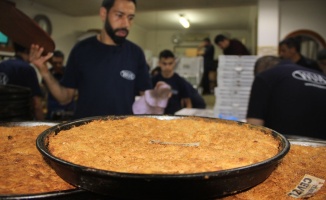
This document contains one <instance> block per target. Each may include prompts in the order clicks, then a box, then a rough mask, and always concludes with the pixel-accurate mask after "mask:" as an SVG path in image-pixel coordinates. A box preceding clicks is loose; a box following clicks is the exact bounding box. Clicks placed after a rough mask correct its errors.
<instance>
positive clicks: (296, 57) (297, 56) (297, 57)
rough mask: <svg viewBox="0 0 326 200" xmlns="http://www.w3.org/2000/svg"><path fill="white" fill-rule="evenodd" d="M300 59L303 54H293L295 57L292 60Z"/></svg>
mask: <svg viewBox="0 0 326 200" xmlns="http://www.w3.org/2000/svg"><path fill="white" fill-rule="evenodd" d="M300 59H301V55H300V54H296V55H294V56H293V58H292V59H291V60H292V62H294V63H297V62H298V61H299V60H300Z"/></svg>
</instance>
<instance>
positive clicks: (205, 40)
mask: <svg viewBox="0 0 326 200" xmlns="http://www.w3.org/2000/svg"><path fill="white" fill-rule="evenodd" d="M203 41H204V42H208V43H211V39H209V38H208V37H207V38H204V39H203Z"/></svg>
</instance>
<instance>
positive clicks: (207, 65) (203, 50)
mask: <svg viewBox="0 0 326 200" xmlns="http://www.w3.org/2000/svg"><path fill="white" fill-rule="evenodd" d="M214 54H215V49H214V45H213V44H212V43H211V40H210V39H209V38H204V40H203V42H202V43H201V44H200V45H199V47H198V54H197V55H198V56H202V57H203V59H204V72H203V77H202V80H201V86H202V87H203V94H211V88H210V84H209V76H208V74H209V71H210V70H212V69H213V64H214Z"/></svg>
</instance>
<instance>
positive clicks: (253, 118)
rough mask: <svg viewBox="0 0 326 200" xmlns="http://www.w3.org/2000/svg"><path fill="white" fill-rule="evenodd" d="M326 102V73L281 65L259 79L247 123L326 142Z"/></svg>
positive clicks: (250, 103) (294, 65) (256, 81)
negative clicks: (325, 140)
mask: <svg viewBox="0 0 326 200" xmlns="http://www.w3.org/2000/svg"><path fill="white" fill-rule="evenodd" d="M275 59H278V58H275ZM325 99H326V76H325V75H324V74H322V73H320V72H318V71H315V70H312V69H308V68H305V67H302V66H299V65H297V64H293V63H290V62H287V63H282V62H281V63H279V64H278V65H276V66H275V67H273V68H270V69H268V70H266V71H263V72H261V73H259V74H257V76H256V77H255V80H254V82H253V85H252V89H251V94H250V100H249V106H248V112H247V122H248V123H251V124H255V125H262V126H266V127H268V128H271V129H273V130H276V131H278V132H280V133H281V134H285V135H298V136H305V137H313V138H320V139H326V126H325V122H326V115H325V113H326V106H325Z"/></svg>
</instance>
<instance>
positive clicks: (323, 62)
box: [317, 49, 326, 74]
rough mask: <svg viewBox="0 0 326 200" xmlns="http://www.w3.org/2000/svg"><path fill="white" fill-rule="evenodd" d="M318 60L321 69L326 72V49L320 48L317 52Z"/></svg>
mask: <svg viewBox="0 0 326 200" xmlns="http://www.w3.org/2000/svg"><path fill="white" fill-rule="evenodd" d="M317 62H318V66H319V68H320V69H321V71H322V72H323V73H324V74H326V49H323V50H320V51H319V52H318V54H317Z"/></svg>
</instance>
